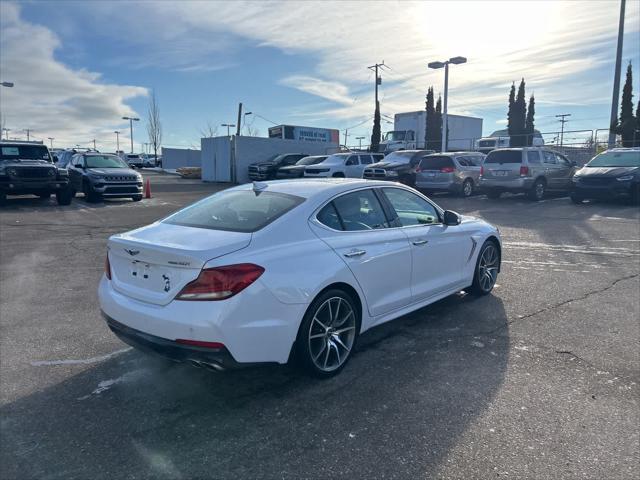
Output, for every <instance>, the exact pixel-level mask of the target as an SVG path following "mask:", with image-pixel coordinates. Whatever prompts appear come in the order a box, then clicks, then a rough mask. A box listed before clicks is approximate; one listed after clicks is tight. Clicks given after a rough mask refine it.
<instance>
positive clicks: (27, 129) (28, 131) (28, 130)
mask: <svg viewBox="0 0 640 480" xmlns="http://www.w3.org/2000/svg"><path fill="white" fill-rule="evenodd" d="M24 131H25V132H27V142H28V141H29V138H30V137H29V133H30V132H31V129H30V128H25V129H24Z"/></svg>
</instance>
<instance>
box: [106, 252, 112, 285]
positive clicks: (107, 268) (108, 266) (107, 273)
mask: <svg viewBox="0 0 640 480" xmlns="http://www.w3.org/2000/svg"><path fill="white" fill-rule="evenodd" d="M104 274H105V276H106V277H107V278H108V279H109V280H111V263H109V254H108V253H107V256H106V257H105V259H104Z"/></svg>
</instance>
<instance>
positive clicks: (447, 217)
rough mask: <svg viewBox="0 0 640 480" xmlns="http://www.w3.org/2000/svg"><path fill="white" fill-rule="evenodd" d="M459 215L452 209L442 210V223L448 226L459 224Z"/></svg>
mask: <svg viewBox="0 0 640 480" xmlns="http://www.w3.org/2000/svg"><path fill="white" fill-rule="evenodd" d="M461 221H462V220H461V219H460V215H458V214H457V213H456V212H454V211H452V210H445V211H444V224H445V225H449V226H454V225H460V222H461Z"/></svg>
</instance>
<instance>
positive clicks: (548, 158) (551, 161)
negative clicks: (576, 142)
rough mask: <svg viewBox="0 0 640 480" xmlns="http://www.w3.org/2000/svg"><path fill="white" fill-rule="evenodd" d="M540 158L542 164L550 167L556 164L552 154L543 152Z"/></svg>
mask: <svg viewBox="0 0 640 480" xmlns="http://www.w3.org/2000/svg"><path fill="white" fill-rule="evenodd" d="M542 158H543V159H544V160H543V162H544V163H548V164H550V165H555V164H556V163H557V162H556V156H555V154H554V153H553V152H547V151H546V150H545V151H544V152H542Z"/></svg>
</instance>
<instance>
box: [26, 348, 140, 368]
mask: <svg viewBox="0 0 640 480" xmlns="http://www.w3.org/2000/svg"><path fill="white" fill-rule="evenodd" d="M129 350H131V347H129V348H123V349H122V350H116V351H115V352H111V353H107V354H106V355H101V356H99V357H91V358H83V359H79V360H42V361H38V362H31V365H32V366H34V367H44V366H51V365H89V364H91V363H98V362H104V361H105V360H108V359H110V358H111V357H114V356H116V355H120V354H121V353H125V352H128V351H129Z"/></svg>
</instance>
